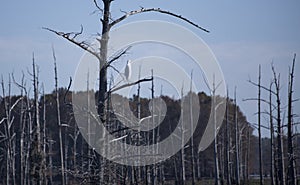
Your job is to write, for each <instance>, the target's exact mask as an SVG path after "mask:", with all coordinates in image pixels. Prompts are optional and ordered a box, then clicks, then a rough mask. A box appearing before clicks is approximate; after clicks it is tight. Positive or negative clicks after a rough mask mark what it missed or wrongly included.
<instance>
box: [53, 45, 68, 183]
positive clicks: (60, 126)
mask: <svg viewBox="0 0 300 185" xmlns="http://www.w3.org/2000/svg"><path fill="white" fill-rule="evenodd" d="M53 58H54V78H55V92H56V111H57V124H58V129H59V130H58V132H59V133H58V134H59V151H60V165H61V184H62V185H65V164H64V161H65V159H64V149H63V136H62V124H61V120H60V105H59V92H58V78H57V66H56V57H55V54H54V51H53Z"/></svg>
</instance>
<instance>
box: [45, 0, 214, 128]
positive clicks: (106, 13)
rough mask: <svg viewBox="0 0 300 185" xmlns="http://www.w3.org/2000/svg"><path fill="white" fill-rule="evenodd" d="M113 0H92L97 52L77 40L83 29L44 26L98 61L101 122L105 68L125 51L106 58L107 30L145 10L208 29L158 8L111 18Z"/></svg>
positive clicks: (103, 110) (142, 10)
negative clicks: (67, 30)
mask: <svg viewBox="0 0 300 185" xmlns="http://www.w3.org/2000/svg"><path fill="white" fill-rule="evenodd" d="M112 2H113V0H102V6H103V8H101V7H100V5H99V4H98V1H97V0H94V4H95V6H96V8H97V9H98V10H99V11H100V12H102V14H103V15H102V18H101V23H102V31H101V38H100V39H98V41H99V43H100V48H99V50H100V52H97V51H95V50H93V49H92V48H91V47H90V46H89V45H88V44H87V43H86V42H81V41H77V39H76V37H77V36H78V35H80V34H82V32H83V29H81V31H80V32H79V33H74V32H72V33H64V32H58V31H55V30H52V29H49V28H45V29H46V30H48V31H51V32H53V33H55V34H57V35H58V36H61V37H63V38H65V39H66V40H68V41H69V42H71V43H73V44H75V45H77V46H78V47H80V48H81V49H83V50H85V51H87V52H89V53H90V54H92V55H93V56H95V57H96V58H97V59H98V61H99V89H98V90H99V96H98V105H97V106H98V114H99V116H100V119H101V121H102V122H103V123H105V120H106V118H105V117H106V114H105V101H106V96H107V69H108V67H109V66H110V65H111V64H112V63H113V62H114V61H115V60H118V59H119V58H120V56H121V55H123V54H125V53H126V50H125V52H120V56H119V57H118V56H117V57H113V59H112V60H108V57H109V56H107V55H108V41H109V32H110V30H111V28H112V27H114V26H115V25H117V24H118V23H120V22H122V21H124V20H125V19H127V18H128V17H131V16H133V15H137V14H141V13H146V12H158V13H161V14H167V15H170V16H173V17H176V18H178V19H180V20H183V21H185V22H187V23H189V24H191V25H193V26H194V27H196V28H198V29H200V30H203V31H205V32H209V31H208V30H206V29H204V28H202V27H200V26H199V25H197V24H195V23H193V22H192V21H190V20H189V19H187V18H185V17H182V16H181V15H177V14H175V13H172V12H169V11H166V10H162V9H160V8H143V7H142V8H141V9H139V10H134V11H130V12H126V13H125V15H123V16H121V17H119V18H117V19H115V20H113V19H112V17H111V10H110V8H111V3H112Z"/></svg>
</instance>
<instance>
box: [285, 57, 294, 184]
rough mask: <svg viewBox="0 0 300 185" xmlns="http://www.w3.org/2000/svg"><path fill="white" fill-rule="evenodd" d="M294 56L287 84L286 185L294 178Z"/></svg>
mask: <svg viewBox="0 0 300 185" xmlns="http://www.w3.org/2000/svg"><path fill="white" fill-rule="evenodd" d="M295 61H296V54H295V55H294V59H293V64H292V69H291V70H290V71H289V83H288V123H287V126H288V133H287V139H288V173H287V184H288V185H295V184H296V178H295V172H294V150H293V130H292V127H293V113H292V107H293V97H292V96H293V80H294V69H295Z"/></svg>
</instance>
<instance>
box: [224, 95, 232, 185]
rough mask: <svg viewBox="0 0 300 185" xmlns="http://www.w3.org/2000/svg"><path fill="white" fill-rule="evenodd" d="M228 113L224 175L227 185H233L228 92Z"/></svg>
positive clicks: (226, 113) (227, 99)
mask: <svg viewBox="0 0 300 185" xmlns="http://www.w3.org/2000/svg"><path fill="white" fill-rule="evenodd" d="M226 101H227V102H226V112H225V116H226V117H225V134H224V135H225V160H224V162H225V165H224V175H226V183H227V185H230V184H231V177H230V165H229V164H230V150H229V143H230V134H229V130H230V128H229V120H228V114H229V110H228V109H229V106H228V103H229V96H228V91H227V98H226Z"/></svg>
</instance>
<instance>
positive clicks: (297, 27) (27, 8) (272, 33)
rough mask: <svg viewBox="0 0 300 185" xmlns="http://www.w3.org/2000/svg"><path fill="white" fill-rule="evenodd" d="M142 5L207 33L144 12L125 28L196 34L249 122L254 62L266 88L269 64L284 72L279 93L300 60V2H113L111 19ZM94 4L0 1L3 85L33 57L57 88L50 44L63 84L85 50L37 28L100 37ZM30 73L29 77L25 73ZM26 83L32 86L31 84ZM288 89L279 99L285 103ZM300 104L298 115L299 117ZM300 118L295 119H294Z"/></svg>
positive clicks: (299, 89)
mask: <svg viewBox="0 0 300 185" xmlns="http://www.w3.org/2000/svg"><path fill="white" fill-rule="evenodd" d="M139 6H143V7H145V8H149V7H160V8H162V9H166V10H170V11H173V12H175V13H178V14H181V15H184V16H185V17H187V18H189V19H191V20H192V21H194V22H196V23H198V24H199V25H201V26H203V27H205V28H207V29H208V30H210V31H211V33H209V34H207V33H204V32H202V31H199V30H197V29H195V28H193V27H192V26H190V25H187V24H186V23H183V22H182V21H178V20H177V19H174V18H171V17H169V16H167V15H159V14H157V13H146V14H143V15H141V16H133V17H131V18H129V19H128V20H126V21H125V22H124V23H129V22H132V21H136V20H144V19H156V20H167V21H171V22H174V23H177V24H180V25H183V26H185V27H186V28H188V29H191V30H192V31H193V32H195V33H196V34H197V35H198V36H199V37H201V38H202V39H203V40H204V41H205V42H206V43H207V44H208V46H209V47H210V48H211V49H212V51H213V52H214V54H215V55H216V57H217V59H218V61H219V63H220V66H221V68H222V70H223V73H224V76H225V79H226V82H227V84H228V86H229V91H230V94H231V95H232V94H233V92H232V91H233V89H234V86H237V87H238V99H239V104H240V106H241V108H242V110H243V111H244V112H245V114H246V115H247V116H248V120H249V121H250V122H255V121H256V117H255V116H253V114H254V113H255V112H256V103H254V102H242V101H241V99H242V98H247V97H255V96H256V88H255V87H253V86H251V85H250V84H249V83H247V82H246V81H247V80H248V78H249V77H250V78H251V79H253V80H256V75H257V69H258V64H262V72H263V82H264V84H265V85H268V83H269V81H270V79H271V78H272V76H271V69H270V63H271V61H272V60H273V61H274V65H275V66H276V69H277V70H278V72H280V73H281V76H282V77H281V78H282V89H283V90H284V89H286V88H287V75H288V73H287V71H288V66H289V65H290V64H291V61H292V55H293V53H297V54H298V55H299V57H298V58H300V21H299V20H300V11H299V9H300V1H259V0H252V1H237V0H236V1H215V0H213V1H199V0H189V1H182V0H173V1H170V0H165V1H158V0H152V1H151V0H115V1H114V2H113V7H112V16H113V18H117V17H119V16H121V15H122V14H123V13H121V12H120V9H121V10H124V11H130V10H135V9H139ZM94 10H95V7H94V5H93V2H92V0H90V1H86V0H73V1H70V0H69V1H67V0H48V1H45V0H43V1H37V0H27V1H15V0H12V1H1V2H0V23H1V29H0V57H1V58H0V63H1V68H0V74H2V75H4V78H5V79H6V80H7V76H8V73H12V72H14V73H15V74H16V76H17V77H18V78H19V77H20V76H18V75H17V74H19V73H20V71H22V70H24V71H26V70H27V68H29V69H31V55H32V52H35V55H36V61H37V63H38V65H39V66H40V71H41V74H40V76H41V81H43V82H44V83H45V86H46V88H47V90H48V91H51V90H52V89H53V87H54V85H53V84H54V82H53V78H52V77H53V69H52V68H53V63H52V54H51V45H52V44H53V45H54V46H55V48H56V53H57V59H58V66H59V79H60V85H61V86H67V83H68V78H69V76H72V75H73V74H74V72H75V69H76V66H77V63H78V61H79V60H80V58H81V56H82V55H83V51H82V50H80V49H78V48H77V47H75V46H73V45H72V44H70V43H68V42H67V41H65V40H63V39H61V38H58V37H57V36H55V35H54V34H51V33H49V32H47V31H45V30H42V27H50V28H53V29H56V30H60V31H77V30H79V29H80V25H81V24H82V25H83V26H84V31H85V32H84V34H85V36H86V37H85V38H88V39H89V38H90V39H91V38H92V34H95V33H96V32H100V30H101V25H100V24H99V16H97V14H93V15H92V12H93V11H94ZM299 60H300V59H298V60H297V63H296V79H295V84H296V85H295V88H296V89H295V90H296V93H295V94H294V96H295V97H298V98H299V97H300V93H299V92H300V87H299V85H298V84H299V82H300V67H299V66H300V62H299ZM27 76H28V75H27ZM27 83H31V82H30V81H28V82H27ZM285 93H286V92H285V91H282V96H283V97H284V98H285V99H286V96H285V95H286V94H285ZM299 104H300V103H296V107H295V110H294V111H295V113H296V114H300V105H299ZM298 121H299V119H298Z"/></svg>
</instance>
